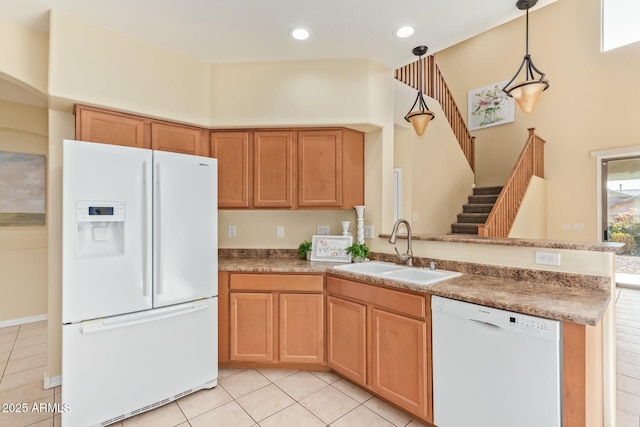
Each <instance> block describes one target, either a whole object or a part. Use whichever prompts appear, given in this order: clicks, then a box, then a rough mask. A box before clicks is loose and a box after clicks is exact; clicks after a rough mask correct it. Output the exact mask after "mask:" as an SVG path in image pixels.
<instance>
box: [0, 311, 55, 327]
mask: <svg viewBox="0 0 640 427" xmlns="http://www.w3.org/2000/svg"><path fill="white" fill-rule="evenodd" d="M43 320H47V315H46V314H39V315H37V316H30V317H21V318H19V319H9V320H2V321H0V328H8V327H9V326H16V325H24V324H26V323H33V322H41V321H43Z"/></svg>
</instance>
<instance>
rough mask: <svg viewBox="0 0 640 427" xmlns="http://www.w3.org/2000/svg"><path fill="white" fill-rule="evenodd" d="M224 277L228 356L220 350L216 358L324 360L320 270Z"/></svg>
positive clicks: (284, 361)
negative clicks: (301, 273)
mask: <svg viewBox="0 0 640 427" xmlns="http://www.w3.org/2000/svg"><path fill="white" fill-rule="evenodd" d="M228 276H229V281H228V283H229V294H228V295H229V297H228V304H229V329H228V330H229V337H228V343H229V344H228V345H229V351H228V354H229V357H228V358H225V355H226V351H225V350H222V353H223V354H222V355H221V357H220V360H221V361H227V360H228V361H231V362H234V361H236V362H265V363H272V364H309V365H322V364H323V363H324V341H325V338H324V337H325V335H324V311H325V310H324V294H323V290H324V278H323V275H321V274H319V275H297V274H244V273H237V274H236V273H231V274H229V275H228ZM220 304H225V302H224V301H222V300H220ZM224 333H225V331H222V334H224ZM220 341H221V342H223V341H225V340H224V339H223V340H220Z"/></svg>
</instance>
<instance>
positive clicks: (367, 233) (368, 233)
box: [364, 225, 373, 239]
mask: <svg viewBox="0 0 640 427" xmlns="http://www.w3.org/2000/svg"><path fill="white" fill-rule="evenodd" d="M364 238H365V239H373V225H365V226H364Z"/></svg>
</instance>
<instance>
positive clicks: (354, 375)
mask: <svg viewBox="0 0 640 427" xmlns="http://www.w3.org/2000/svg"><path fill="white" fill-rule="evenodd" d="M327 363H328V364H329V367H330V368H331V369H333V370H334V371H336V372H338V373H340V374H342V375H344V376H345V377H347V378H349V379H351V380H353V381H354V382H356V383H358V384H360V385H366V384H367V306H366V305H364V304H359V303H356V302H352V301H348V300H345V299H342V298H337V297H333V296H328V297H327Z"/></svg>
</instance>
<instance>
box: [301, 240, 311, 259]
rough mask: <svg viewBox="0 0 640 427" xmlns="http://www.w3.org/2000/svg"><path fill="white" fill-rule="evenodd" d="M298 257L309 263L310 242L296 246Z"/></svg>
mask: <svg viewBox="0 0 640 427" xmlns="http://www.w3.org/2000/svg"><path fill="white" fill-rule="evenodd" d="M298 256H299V257H300V258H302V259H306V260H307V261H309V258H311V242H309V241H307V240H305V241H304V242H302V243H300V246H298Z"/></svg>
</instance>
